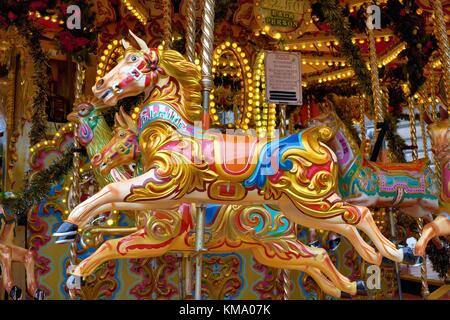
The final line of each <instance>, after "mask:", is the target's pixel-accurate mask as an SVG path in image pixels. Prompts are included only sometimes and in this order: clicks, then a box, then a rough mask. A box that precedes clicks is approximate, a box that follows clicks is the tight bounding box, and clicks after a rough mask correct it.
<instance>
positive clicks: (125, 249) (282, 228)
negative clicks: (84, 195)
mask: <svg viewBox="0 0 450 320" xmlns="http://www.w3.org/2000/svg"><path fill="white" fill-rule="evenodd" d="M115 120H116V128H115V130H114V136H113V138H112V139H111V141H110V142H109V143H108V144H107V145H106V146H105V147H104V148H103V149H102V150H101V151H100V152H99V153H98V154H97V155H96V156H95V157H94V158H93V159H92V165H93V166H94V167H99V168H100V171H101V173H102V174H104V175H107V174H109V172H110V171H111V170H112V169H113V168H115V167H118V166H123V165H128V164H130V163H133V162H135V161H136V160H137V159H138V157H139V156H140V151H139V145H138V140H137V132H136V126H135V124H134V122H133V120H132V119H131V117H129V116H128V115H127V114H126V113H125V112H124V111H123V110H121V111H120V113H118V114H116V117H115ZM194 212H195V210H193V209H192V207H191V206H190V205H187V204H183V205H181V207H180V210H179V211H175V210H174V211H167V212H162V211H157V212H153V213H139V216H138V217H137V219H136V221H138V223H137V225H138V228H139V230H138V231H137V232H135V233H132V234H130V235H128V236H125V237H123V238H120V239H114V240H108V241H106V242H105V243H104V244H102V245H101V246H100V248H99V249H98V250H97V251H95V252H94V253H93V254H92V255H91V256H89V257H88V258H86V259H85V260H83V261H82V262H81V263H80V264H79V265H78V266H76V267H75V270H74V271H73V272H72V275H73V276H72V277H71V278H69V280H68V285H69V286H70V285H71V283H75V282H76V278H75V277H83V278H84V277H87V276H88V275H89V274H91V273H92V272H93V271H94V270H95V269H96V268H97V267H98V266H100V265H101V264H102V263H104V262H106V261H107V260H110V259H119V258H122V259H130V258H144V257H145V258H149V257H156V256H160V255H163V254H165V253H167V252H169V251H181V252H194V251H195V248H194V243H195V236H193V235H192V233H191V232H190V231H191V230H192V229H193V226H194V221H195V213H194ZM139 221H141V222H139ZM206 228H207V230H210V232H209V234H210V236H209V240H208V241H206V244H205V247H206V249H207V250H208V252H211V253H221V252H229V251H238V250H245V249H250V250H251V252H252V253H253V256H254V257H255V259H256V260H257V261H259V262H260V263H262V264H265V265H267V266H271V267H276V268H279V267H280V266H283V267H284V268H287V269H294V270H299V271H302V272H306V273H307V274H309V275H310V276H311V277H312V278H313V279H314V280H315V281H316V282H317V283H318V285H319V286H320V287H321V288H322V289H323V290H324V292H325V293H327V294H329V295H331V296H334V297H336V298H343V297H349V296H351V295H355V294H358V295H365V294H367V292H366V288H365V284H364V282H363V281H356V282H350V281H349V280H348V279H347V278H346V277H345V276H343V275H342V274H341V273H339V271H338V270H337V269H336V268H335V266H334V265H333V263H332V261H331V259H330V257H329V256H328V254H327V252H326V251H325V250H324V249H322V248H311V247H308V246H305V245H304V244H303V243H301V242H300V241H299V240H297V238H296V235H295V224H293V223H291V222H289V221H288V220H287V219H286V217H284V216H283V214H282V213H280V212H279V211H277V210H276V209H274V208H272V207H270V206H268V205H263V206H247V207H245V206H240V205H228V206H227V205H211V204H209V205H207V207H206ZM142 237H144V238H145V242H146V245H145V246H142V245H141V246H138V247H135V246H136V241H135V239H139V238H142ZM113 248H117V250H111V249H113ZM152 248H153V250H150V249H152ZM136 249H147V250H145V252H143V253H141V252H140V250H136Z"/></svg>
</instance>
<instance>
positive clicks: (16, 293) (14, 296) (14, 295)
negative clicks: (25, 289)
mask: <svg viewBox="0 0 450 320" xmlns="http://www.w3.org/2000/svg"><path fill="white" fill-rule="evenodd" d="M9 296H10V297H11V300H21V299H22V289H20V288H19V287H17V286H14V287H12V288H11V291H10V292H9Z"/></svg>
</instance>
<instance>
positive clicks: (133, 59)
mask: <svg viewBox="0 0 450 320" xmlns="http://www.w3.org/2000/svg"><path fill="white" fill-rule="evenodd" d="M137 59H138V58H137V56H135V55H133V56H131V57H130V60H131V61H132V62H136V61H137Z"/></svg>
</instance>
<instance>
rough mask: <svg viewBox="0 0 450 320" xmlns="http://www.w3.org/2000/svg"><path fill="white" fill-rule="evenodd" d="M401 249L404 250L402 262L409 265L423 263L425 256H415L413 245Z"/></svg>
mask: <svg viewBox="0 0 450 320" xmlns="http://www.w3.org/2000/svg"><path fill="white" fill-rule="evenodd" d="M400 249H401V250H402V251H403V260H402V263H404V264H407V265H419V264H421V263H422V261H423V258H422V257H417V256H415V255H414V252H413V249H412V248H411V247H402V248H400Z"/></svg>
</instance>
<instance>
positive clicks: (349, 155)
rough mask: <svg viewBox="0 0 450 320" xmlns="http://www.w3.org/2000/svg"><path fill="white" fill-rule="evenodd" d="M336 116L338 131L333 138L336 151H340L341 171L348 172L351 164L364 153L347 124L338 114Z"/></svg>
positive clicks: (339, 162)
mask: <svg viewBox="0 0 450 320" xmlns="http://www.w3.org/2000/svg"><path fill="white" fill-rule="evenodd" d="M335 118H336V124H337V128H336V130H337V131H336V135H335V137H334V140H333V143H334V144H335V148H334V149H335V150H334V151H335V152H336V153H338V155H337V156H338V165H339V169H340V171H343V172H346V171H347V169H348V168H349V166H350V165H351V164H352V163H354V161H355V160H356V159H357V158H359V157H362V154H361V151H360V149H359V147H358V144H357V142H356V140H355V139H354V138H353V137H352V134H351V132H350V130H348V129H347V126H346V125H345V124H344V122H342V120H341V119H339V117H338V116H337V115H336V116H335Z"/></svg>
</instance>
